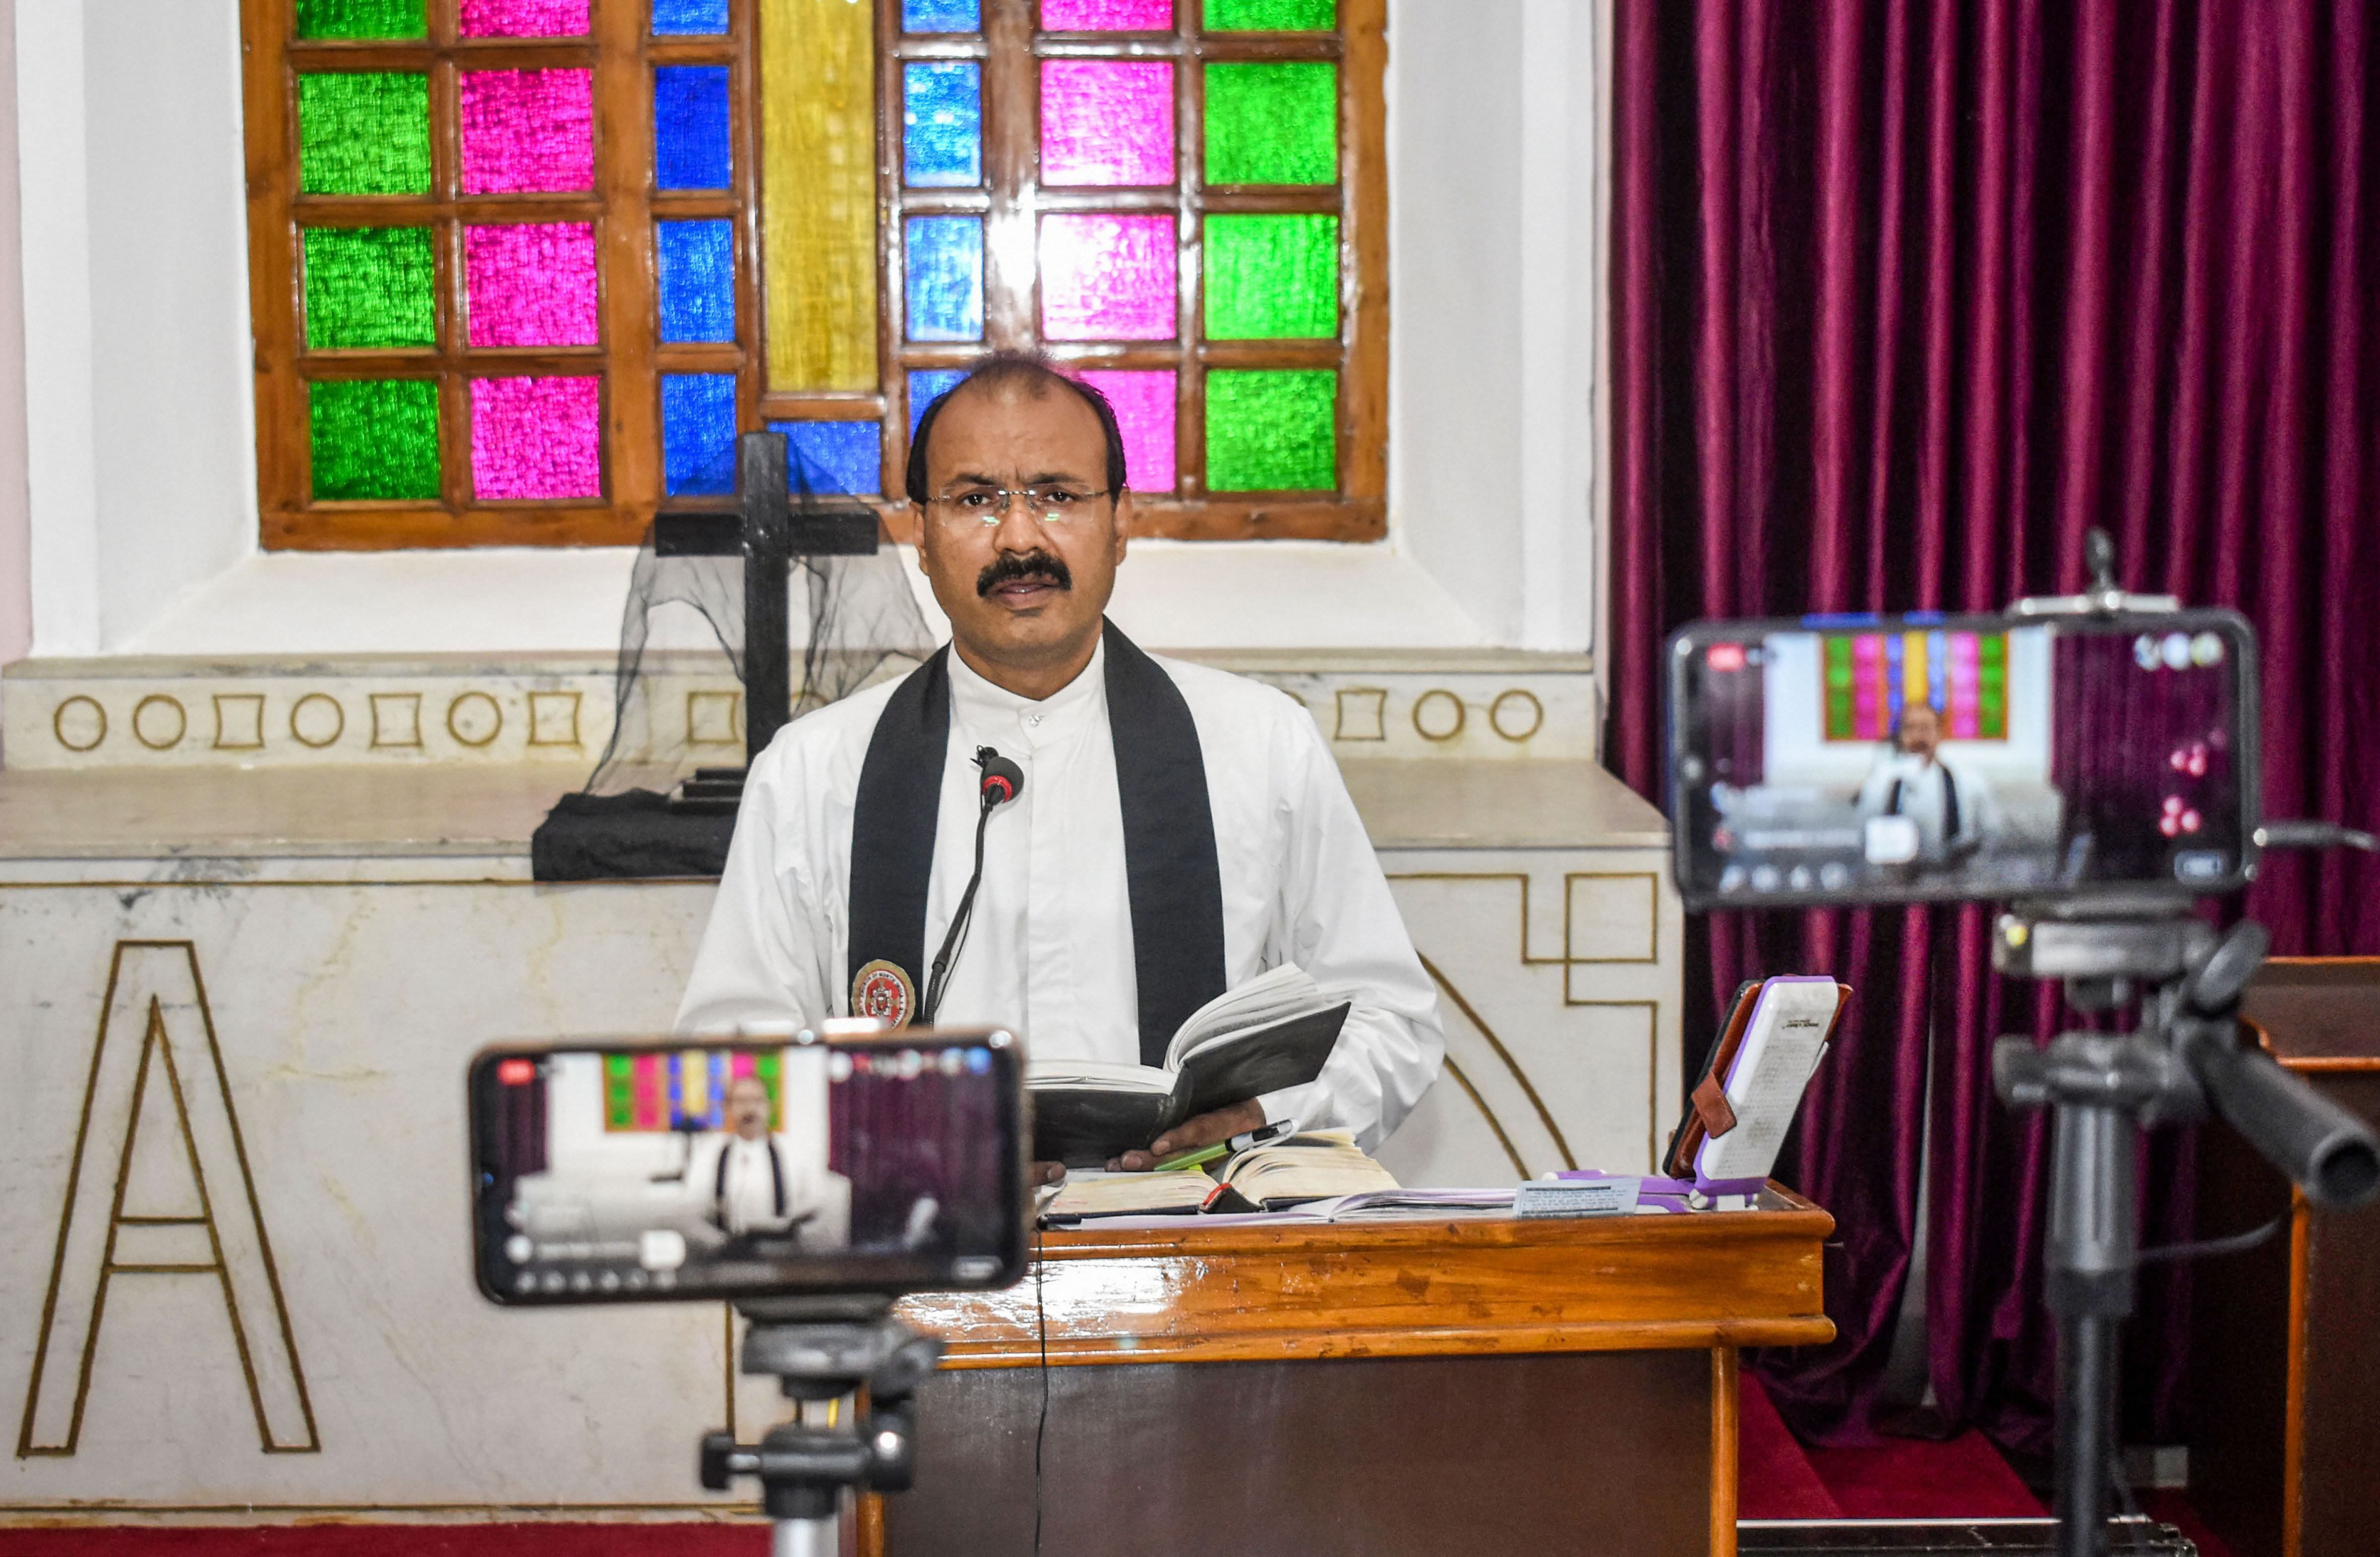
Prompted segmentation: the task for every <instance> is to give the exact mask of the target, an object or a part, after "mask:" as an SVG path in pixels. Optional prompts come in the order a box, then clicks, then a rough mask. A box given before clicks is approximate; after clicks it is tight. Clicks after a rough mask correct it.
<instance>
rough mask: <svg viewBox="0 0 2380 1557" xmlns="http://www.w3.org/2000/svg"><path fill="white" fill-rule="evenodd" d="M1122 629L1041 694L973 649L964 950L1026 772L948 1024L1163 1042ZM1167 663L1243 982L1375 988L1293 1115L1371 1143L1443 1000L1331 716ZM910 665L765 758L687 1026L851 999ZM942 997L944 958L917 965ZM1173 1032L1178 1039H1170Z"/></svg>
mask: <svg viewBox="0 0 2380 1557" xmlns="http://www.w3.org/2000/svg"><path fill="white" fill-rule="evenodd" d="M1106 653H1107V651H1106V647H1105V646H1104V645H1102V646H1100V648H1099V650H1098V651H1096V652H1095V653H1094V654H1093V656H1092V658H1091V662H1090V664H1089V665H1088V666H1087V668H1085V670H1083V672H1082V674H1081V675H1079V676H1077V677H1075V680H1074V681H1073V682H1069V683H1068V684H1067V685H1066V686H1065V687H1063V688H1062V689H1061V690H1060V691H1059V692H1057V693H1055V694H1052V695H1051V696H1050V697H1048V698H1045V699H1043V700H1041V701H1039V702H1035V701H1034V700H1032V699H1030V698H1025V697H1019V696H1017V695H1016V694H1014V693H1010V692H1006V691H1003V690H1002V688H1000V687H997V686H995V685H993V684H992V683H991V682H988V681H986V680H984V679H983V678H982V677H981V676H979V675H977V674H976V673H975V672H974V671H973V670H969V669H968V668H967V667H966V664H965V661H963V660H962V659H960V658H959V657H958V656H957V654H955V653H953V654H952V655H951V656H950V657H949V668H950V681H951V737H950V744H949V748H948V753H947V755H946V756H945V758H944V767H943V773H942V787H941V813H940V815H939V819H938V823H937V826H936V830H935V835H934V862H933V872H932V876H931V880H930V884H929V891H928V899H927V910H926V936H925V945H926V947H928V949H929V955H930V954H931V949H932V948H934V947H939V946H940V945H941V939H942V935H943V932H944V931H945V930H946V929H947V928H948V927H949V925H950V923H951V917H952V915H953V913H954V912H956V911H957V909H958V902H959V897H960V894H961V893H962V892H964V891H965V888H966V881H967V875H968V873H969V872H970V870H971V869H972V868H973V865H974V849H975V829H976V817H977V778H978V771H977V767H976V765H975V760H974V759H975V751H976V748H977V747H978V746H991V747H995V748H997V749H998V750H999V751H1000V753H1001V754H1002V755H1003V756H1005V757H1007V758H1008V759H1009V760H1011V761H1012V762H1014V763H1015V764H1016V766H1018V767H1019V768H1020V769H1021V770H1023V772H1024V775H1025V784H1024V788H1023V790H1022V791H1021V792H1020V793H1019V795H1018V796H1017V798H1016V799H1015V800H1014V801H1012V802H1010V803H1007V804H1005V805H1002V807H1000V808H999V809H998V810H997V811H995V812H993V813H992V816H991V823H990V831H989V833H988V834H987V835H986V838H985V843H984V868H983V885H982V887H980V888H979V889H978V890H977V897H976V907H975V918H974V923H973V924H972V926H971V927H970V928H969V930H968V932H967V935H966V939H965V944H964V947H963V949H962V950H961V951H960V952H959V954H958V957H957V960H956V961H955V963H954V964H953V968H952V972H951V975H950V987H949V990H948V993H947V994H946V995H945V996H944V997H943V999H942V1004H941V1011H940V1012H939V1013H938V1015H937V1018H936V1020H937V1022H938V1024H940V1025H942V1026H946V1027H956V1026H964V1025H972V1024H996V1025H1000V1026H1004V1027H1008V1028H1011V1029H1013V1030H1014V1031H1015V1032H1018V1033H1020V1034H1021V1035H1022V1036H1023V1037H1024V1039H1025V1044H1026V1053H1027V1054H1028V1055H1030V1056H1036V1057H1039V1058H1087V1059H1103V1060H1117V1061H1123V1062H1126V1063H1137V1062H1139V1061H1140V1059H1141V1052H1140V1038H1139V996H1138V990H1137V979H1136V976H1135V969H1134V961H1133V923H1132V902H1131V898H1130V894H1129V889H1128V887H1127V884H1126V880H1125V875H1124V841H1123V813H1122V809H1121V806H1120V803H1119V801H1118V797H1117V789H1116V767H1115V750H1114V746H1113V743H1112V742H1111V737H1110V734H1109V725H1108V705H1107V681H1106ZM1157 663H1158V664H1159V665H1160V667H1162V668H1163V670H1165V672H1166V673H1167V674H1168V675H1170V676H1171V677H1172V680H1173V683H1174V685H1175V686H1176V687H1178V688H1180V689H1181V692H1182V695H1183V698H1184V701H1185V702H1186V703H1187V704H1188V705H1189V707H1190V713H1191V718H1192V720H1193V722H1194V723H1195V724H1196V728H1197V731H1198V743H1199V747H1200V750H1201V754H1202V755H1203V757H1204V761H1205V766H1206V771H1207V792H1208V802H1209V806H1210V809H1211V810H1212V812H1213V815H1214V824H1215V851H1216V855H1217V864H1218V866H1219V868H1220V874H1221V878H1222V899H1223V954H1224V979H1225V983H1226V984H1227V986H1237V985H1238V984H1242V983H1244V982H1245V981H1246V980H1248V979H1251V978H1254V977H1256V976H1257V974H1258V973H1261V972H1265V971H1266V970H1268V969H1270V968H1273V967H1276V966H1278V965H1280V964H1281V963H1282V962H1295V963H1297V964H1298V965H1299V966H1300V967H1302V968H1304V969H1305V971H1306V972H1309V973H1311V974H1313V975H1314V978H1315V979H1316V981H1317V982H1318V984H1320V985H1321V986H1322V989H1323V992H1324V993H1325V994H1326V995H1328V996H1331V997H1332V998H1334V999H1345V1000H1349V1001H1352V1002H1353V1003H1354V1009H1352V1010H1351V1011H1350V1012H1349V1013H1348V1016H1347V1024H1346V1027H1345V1029H1344V1030H1343V1032H1342V1034H1341V1037H1340V1040H1339V1045H1338V1048H1337V1050H1336V1051H1335V1052H1334V1053H1333V1054H1332V1056H1331V1057H1330V1064H1329V1065H1328V1066H1327V1067H1326V1068H1324V1070H1323V1073H1322V1075H1321V1077H1320V1079H1319V1080H1317V1081H1316V1082H1315V1083H1314V1084H1313V1085H1311V1086H1309V1087H1303V1088H1296V1089H1293V1090H1291V1091H1290V1092H1283V1093H1279V1094H1275V1095H1274V1096H1272V1097H1269V1098H1267V1099H1265V1100H1263V1101H1264V1103H1265V1105H1266V1114H1267V1116H1268V1117H1269V1118H1275V1119H1278V1118H1291V1117H1293V1118H1295V1119H1296V1120H1298V1121H1299V1122H1300V1123H1301V1124H1303V1125H1305V1127H1307V1128H1309V1129H1311V1128H1321V1127H1327V1126H1334V1125H1335V1126H1344V1127H1346V1128H1348V1129H1353V1130H1354V1132H1355V1134H1356V1139H1357V1140H1358V1141H1360V1142H1361V1143H1362V1144H1363V1145H1365V1146H1366V1147H1367V1148H1369V1147H1374V1146H1377V1145H1378V1143H1379V1142H1380V1141H1382V1140H1384V1139H1386V1138H1387V1136H1388V1135H1389V1134H1390V1132H1391V1131H1392V1130H1394V1129H1396V1128H1397V1126H1398V1124H1399V1123H1401V1122H1402V1121H1403V1118H1404V1116H1405V1115H1406V1114H1407V1113H1409V1112H1411V1111H1412V1108H1413V1106H1414V1104H1415V1103H1416V1102H1418V1101H1419V1100H1420V1097H1421V1094H1422V1092H1424V1091H1425V1090H1427V1088H1428V1086H1429V1084H1430V1082H1431V1081H1433V1080H1436V1079H1437V1076H1438V1068H1439V1061H1440V1059H1441V1058H1442V1056H1444V1053H1445V1047H1446V1040H1445V1035H1444V1033H1443V1032H1441V1031H1440V1029H1439V1019H1438V996H1437V992H1436V991H1435V990H1434V989H1433V988H1432V987H1431V985H1430V982H1429V979H1428V976H1427V974H1426V973H1424V972H1423V971H1422V967H1421V961H1420V959H1419V958H1417V957H1415V954H1414V949H1413V943H1412V941H1411V939H1410V938H1408V937H1407V935H1406V934H1405V928H1404V922H1403V920H1402V919H1401V918H1400V917H1399V916H1398V913H1397V908H1396V903H1395V901H1394V900H1393V899H1391V898H1390V895H1389V887H1388V882H1387V881H1386V880H1385V879H1384V878H1383V877H1382V875H1380V866H1379V862H1378V859H1377V858H1376V857H1375V856H1374V854H1373V852H1372V845H1371V840H1370V839H1368V838H1367V837H1366V835H1365V832H1364V827H1363V823H1362V821H1361V820H1360V819H1359V818H1358V817H1357V816H1356V815H1355V807H1354V803H1352V802H1351V801H1350V800H1349V799H1348V798H1347V790H1346V786H1345V784H1344V783H1343V782H1342V780H1341V778H1340V777H1339V769H1338V766H1337V765H1336V764H1335V763H1333V762H1332V760H1331V757H1330V751H1329V750H1328V749H1327V748H1326V747H1325V746H1324V744H1323V742H1322V737H1321V735H1320V732H1319V731H1318V730H1316V729H1315V727H1314V721H1313V720H1312V719H1311V718H1309V717H1308V716H1307V715H1306V713H1305V710H1304V709H1303V708H1302V707H1300V706H1298V705H1297V704H1296V703H1295V702H1294V701H1293V700H1292V699H1291V698H1289V697H1287V696H1285V695H1284V694H1281V693H1280V692H1277V691H1275V690H1273V689H1272V688H1270V687H1268V686H1265V685H1263V684H1262V683H1260V682H1252V681H1249V680H1246V679H1245V678H1243V677H1239V676H1234V675H1231V674H1228V673H1226V672H1224V671H1220V670H1210V669H1208V668H1207V667H1205V666H1200V665H1190V664H1184V663H1183V662H1181V661H1178V660H1171V659H1159V660H1158V661H1157ZM896 684H897V683H896V682H886V683H884V684H881V685H879V686H875V687H871V688H869V689H868V691H866V692H863V693H859V694H856V695H854V696H852V697H849V698H846V699H844V701H842V702H840V703H836V704H833V705H832V706H828V707H825V708H821V709H820V710H818V711H817V712H815V713H812V714H809V715H807V716H806V717H804V718H800V719H797V720H795V722H793V723H792V724H790V725H787V726H786V727H785V728H784V729H783V730H781V731H780V732H779V733H778V735H777V738H776V740H775V741H774V742H771V744H770V747H769V749H768V750H767V751H766V752H763V753H762V754H760V757H759V761H758V762H756V763H755V764H754V765H753V767H752V772H751V775H750V778H749V780H748V781H747V785H746V787H745V793H744V804H743V810H742V812H741V813H740V814H739V815H738V816H737V817H736V823H735V843H734V846H733V847H732V848H731V849H730V850H729V851H728V856H727V869H726V873H725V875H724V876H723V878H722V880H721V882H720V887H719V897H718V900H717V902H716V903H715V905H714V906H713V907H712V909H711V915H710V927H709V929H708V930H707V931H706V932H705V933H704V935H703V939H702V947H701V949H700V951H699V952H698V954H697V955H696V958H695V966H694V975H693V978H692V979H691V980H690V981H689V982H688V984H687V986H686V999H685V1001H684V1003H683V1004H682V1005H681V1006H680V1008H679V1010H678V1027H679V1030H680V1031H682V1032H725V1031H728V1030H731V1029H735V1028H739V1027H751V1026H757V1025H763V1024H776V1025H780V1026H782V1025H783V1024H785V1023H789V1022H791V1023H805V1022H815V1021H817V1020H820V1019H821V1018H824V1017H829V1016H835V1015H840V1014H843V1013H844V1012H845V1011H846V1010H847V1009H848V1008H849V1000H850V989H849V973H848V972H847V963H846V958H847V949H846V948H847V946H848V928H849V914H850V907H851V878H850V874H849V873H850V871H851V870H852V869H853V868H854V866H855V864H856V868H858V869H862V870H865V869H866V868H868V862H866V861H864V860H863V861H858V862H854V861H853V860H852V858H851V837H852V813H853V807H854V804H855V801H856V794H857V791H858V785H859V773H860V766H861V764H862V762H863V761H864V760H865V758H866V756H867V754H868V741H869V738H870V737H871V736H872V735H873V733H874V731H875V728H876V720H877V717H878V715H879V714H880V713H881V712H882V711H883V708H884V705H885V704H886V702H887V701H889V700H890V699H891V697H892V691H893V687H894V685H896ZM907 972H909V974H910V976H911V977H912V978H913V979H914V980H916V982H917V984H918V985H919V986H920V993H921V994H922V993H923V985H924V984H925V982H926V981H925V972H926V971H925V970H924V969H910V970H907ZM1156 1036H1157V1038H1158V1040H1159V1041H1160V1042H1162V1041H1163V1040H1164V1039H1167V1038H1170V1037H1172V1034H1171V1033H1164V1034H1158V1035H1156Z"/></svg>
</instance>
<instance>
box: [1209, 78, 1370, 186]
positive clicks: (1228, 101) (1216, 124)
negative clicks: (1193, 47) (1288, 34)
mask: <svg viewBox="0 0 2380 1557" xmlns="http://www.w3.org/2000/svg"><path fill="white" fill-rule="evenodd" d="M1338 176H1339V67H1338V66H1335V65H1330V64H1328V63H1324V62H1319V61H1315V62H1304V61H1291V62H1288V63H1284V64H1278V65H1272V64H1266V65H1209V66H1207V181H1208V183H1210V184H1328V183H1330V181H1331V180H1333V179H1335V178H1337V177H1338Z"/></svg>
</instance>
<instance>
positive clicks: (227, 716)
mask: <svg viewBox="0 0 2380 1557" xmlns="http://www.w3.org/2000/svg"><path fill="white" fill-rule="evenodd" d="M263 749H264V694H262V693H261V692H219V693H216V694H215V750H216V751H218V752H261V751H262V750H263Z"/></svg>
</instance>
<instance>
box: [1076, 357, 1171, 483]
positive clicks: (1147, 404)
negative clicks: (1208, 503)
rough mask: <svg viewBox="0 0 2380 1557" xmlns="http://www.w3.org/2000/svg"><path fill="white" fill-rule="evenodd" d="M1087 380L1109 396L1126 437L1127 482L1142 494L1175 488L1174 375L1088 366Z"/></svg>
mask: <svg viewBox="0 0 2380 1557" xmlns="http://www.w3.org/2000/svg"><path fill="white" fill-rule="evenodd" d="M1082 380H1083V382H1085V383H1087V384H1088V385H1090V386H1091V387H1092V388H1093V389H1095V390H1097V391H1099V392H1100V393H1101V394H1104V395H1106V396H1107V397H1108V404H1110V405H1112V406H1114V407H1115V414H1116V426H1117V428H1119V429H1121V430H1122V431H1123V468H1124V480H1125V483H1126V484H1127V485H1129V486H1130V487H1131V488H1132V489H1133V490H1134V491H1135V492H1141V493H1161V492H1171V491H1172V490H1173V483H1174V475H1173V373H1172V370H1171V369H1168V370H1166V371H1164V372H1162V373H1141V372H1122V371H1117V370H1113V369H1109V368H1087V369H1085V370H1084V372H1083V374H1082Z"/></svg>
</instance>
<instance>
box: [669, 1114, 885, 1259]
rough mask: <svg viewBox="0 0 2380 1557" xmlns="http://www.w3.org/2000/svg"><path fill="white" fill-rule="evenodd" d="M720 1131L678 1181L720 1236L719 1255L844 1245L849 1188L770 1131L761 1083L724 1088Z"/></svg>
mask: <svg viewBox="0 0 2380 1557" xmlns="http://www.w3.org/2000/svg"><path fill="white" fill-rule="evenodd" d="M724 1101H725V1104H726V1106H725V1108H724V1109H723V1110H722V1112H723V1113H724V1114H725V1116H726V1120H727V1128H726V1129H723V1130H722V1131H720V1132H719V1133H718V1134H717V1135H716V1136H713V1137H711V1138H710V1139H708V1140H706V1141H702V1142H700V1143H698V1144H697V1145H696V1146H695V1148H694V1149H693V1151H692V1152H690V1153H688V1155H687V1158H686V1174H685V1177H684V1180H683V1182H684V1183H685V1186H686V1193H687V1194H688V1195H689V1196H690V1197H691V1198H692V1199H693V1201H694V1202H695V1203H696V1204H697V1205H698V1206H699V1207H700V1211H701V1215H702V1219H703V1220H704V1221H705V1222H708V1223H709V1224H710V1225H711V1226H712V1227H713V1228H715V1229H717V1230H718V1231H719V1232H722V1233H724V1234H726V1235H727V1238H728V1243H727V1245H726V1247H725V1248H723V1249H721V1250H720V1251H719V1253H721V1254H722V1255H727V1256H737V1255H742V1256H747V1257H750V1256H766V1255H768V1254H770V1253H771V1249H770V1246H771V1244H783V1245H786V1246H789V1247H788V1248H787V1249H786V1250H785V1251H786V1252H791V1249H796V1248H797V1249H802V1250H804V1251H807V1252H809V1253H818V1252H820V1251H822V1250H832V1249H843V1248H844V1247H845V1246H847V1245H848V1244H849V1242H850V1231H851V1182H850V1180H848V1179H846V1178H844V1177H843V1176H842V1175H841V1174H837V1173H830V1172H827V1171H825V1170H824V1169H822V1168H820V1167H818V1166H817V1165H815V1164H814V1163H813V1162H812V1161H811V1160H810V1159H809V1158H808V1157H807V1156H804V1155H802V1154H799V1153H795V1152H794V1151H793V1150H792V1149H791V1148H790V1147H789V1146H788V1145H787V1143H786V1142H784V1141H781V1140H779V1139H778V1138H777V1136H776V1134H775V1133H774V1132H773V1131H771V1129H769V1124H770V1114H771V1099H770V1097H769V1086H768V1083H767V1082H765V1081H763V1080H760V1079H759V1077H758V1076H738V1077H737V1078H735V1080H733V1081H731V1082H729V1083H728V1087H727V1096H726V1098H725V1100H724Z"/></svg>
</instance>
